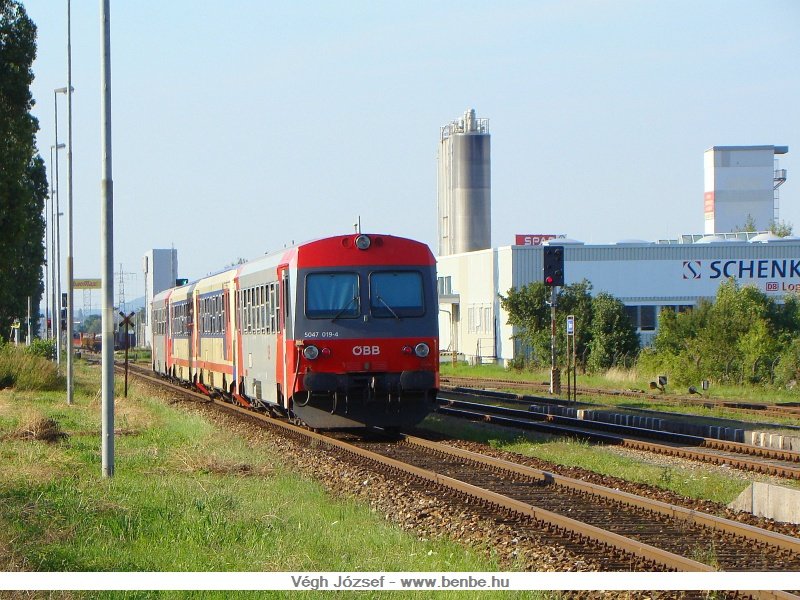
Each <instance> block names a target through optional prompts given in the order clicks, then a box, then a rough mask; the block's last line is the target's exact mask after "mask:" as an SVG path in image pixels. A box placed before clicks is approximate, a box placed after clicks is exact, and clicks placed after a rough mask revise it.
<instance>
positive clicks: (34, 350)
mask: <svg viewBox="0 0 800 600" xmlns="http://www.w3.org/2000/svg"><path fill="white" fill-rule="evenodd" d="M25 351H26V352H28V353H29V354H33V355H34V356H41V357H42V358H46V359H48V360H55V358H56V341H55V340H54V339H52V340H42V339H35V340H33V343H32V344H31V345H30V346H27V347H26V348H25Z"/></svg>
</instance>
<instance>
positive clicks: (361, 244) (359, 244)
mask: <svg viewBox="0 0 800 600" xmlns="http://www.w3.org/2000/svg"><path fill="white" fill-rule="evenodd" d="M371 243H372V242H371V240H370V239H369V236H367V235H359V236H358V237H357V238H356V248H358V249H359V250H366V249H367V248H369V246H370V244H371Z"/></svg>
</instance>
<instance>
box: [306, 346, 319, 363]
mask: <svg viewBox="0 0 800 600" xmlns="http://www.w3.org/2000/svg"><path fill="white" fill-rule="evenodd" d="M303 356H305V357H306V358H307V359H308V360H316V358H317V357H318V356H319V348H317V347H316V346H306V347H305V348H303Z"/></svg>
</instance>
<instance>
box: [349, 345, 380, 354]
mask: <svg viewBox="0 0 800 600" xmlns="http://www.w3.org/2000/svg"><path fill="white" fill-rule="evenodd" d="M380 353H381V347H380V346H353V354H354V355H355V356H377V355H378V354H380Z"/></svg>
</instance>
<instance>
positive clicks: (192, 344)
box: [186, 293, 197, 383]
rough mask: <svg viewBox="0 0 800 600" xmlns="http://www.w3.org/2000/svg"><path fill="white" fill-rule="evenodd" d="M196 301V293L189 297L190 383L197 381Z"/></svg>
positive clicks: (187, 304)
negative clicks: (195, 351) (195, 357)
mask: <svg viewBox="0 0 800 600" xmlns="http://www.w3.org/2000/svg"><path fill="white" fill-rule="evenodd" d="M194 303H195V299H194V293H191V294H190V295H189V301H188V302H187V303H186V313H187V314H186V332H187V333H188V335H187V340H188V344H189V352H188V354H189V356H188V359H189V381H190V382H192V383H194V381H195V379H194V376H195V374H196V371H195V367H194V349H195V345H196V343H197V341H196V340H195V338H194V336H195V334H196V333H197V331H196V329H197V328H196V327H195V326H194V314H195V310H194V309H195V307H194Z"/></svg>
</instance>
